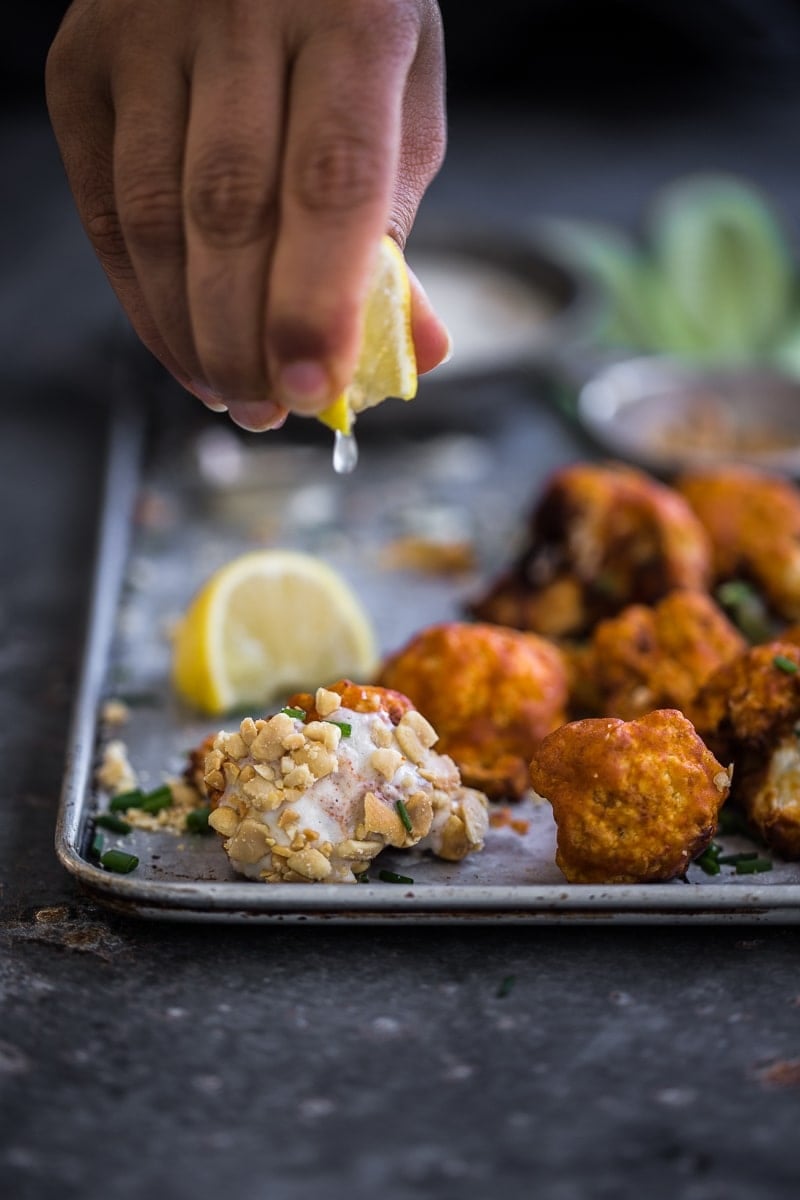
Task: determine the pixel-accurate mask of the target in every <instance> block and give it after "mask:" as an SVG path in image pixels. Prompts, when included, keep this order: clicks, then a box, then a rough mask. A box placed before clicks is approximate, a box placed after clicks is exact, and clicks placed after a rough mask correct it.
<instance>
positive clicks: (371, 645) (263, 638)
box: [172, 550, 377, 714]
mask: <svg viewBox="0 0 800 1200" xmlns="http://www.w3.org/2000/svg"><path fill="white" fill-rule="evenodd" d="M376 661H377V648H376V642H375V635H374V632H373V629H372V625H371V623H370V620H369V617H368V616H367V614H366V612H365V611H364V609H363V607H362V605H361V603H360V601H359V600H358V598H357V597H356V595H355V593H354V592H353V591H352V590H351V588H350V587H349V585H348V584H347V583H345V581H344V580H343V579H342V578H341V576H340V575H339V574H338V573H337V572H336V571H334V570H333V569H332V568H331V567H329V566H327V565H326V564H325V563H322V562H320V561H319V559H316V558H313V557H312V556H311V555H308V554H303V553H301V552H299V551H294V550H259V551H254V552H252V553H250V554H244V555H242V556H241V557H239V558H236V559H234V560H233V561H232V562H229V563H228V564H227V565H226V566H224V567H221V568H220V569H219V570H218V571H217V572H216V573H215V574H214V575H212V576H211V578H210V579H209V580H208V581H207V582H206V583H205V585H204V586H203V587H202V588H201V589H200V591H199V592H198V593H197V595H196V596H195V598H194V599H193V600H192V602H191V604H190V605H189V608H188V610H187V612H186V614H185V616H184V618H183V620H182V621H181V622H180V625H179V628H178V632H177V636H176V639H175V644H174V649H173V660H172V678H173V683H174V686H175V689H176V691H177V692H178V694H179V695H180V696H181V697H182V698H183V699H184V700H186V701H187V702H188V703H189V704H190V705H192V707H194V708H198V709H200V710H202V711H203V712H206V713H210V714H221V713H224V712H229V711H231V710H233V709H241V708H245V707H247V706H250V707H252V708H253V710H254V711H257V710H258V709H259V708H260V707H261V708H263V707H264V706H265V705H266V704H267V703H268V702H269V701H270V700H272V699H274V698H275V697H276V696H278V695H280V694H281V693H285V692H287V691H289V690H294V689H301V688H312V689H313V688H315V687H317V686H319V685H321V684H325V683H330V681H331V680H333V679H339V678H342V677H349V678H352V679H354V680H356V681H357V682H366V681H367V680H369V679H370V677H371V675H372V673H373V671H374V669H375V665H376Z"/></svg>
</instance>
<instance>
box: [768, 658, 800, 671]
mask: <svg viewBox="0 0 800 1200" xmlns="http://www.w3.org/2000/svg"><path fill="white" fill-rule="evenodd" d="M772 665H773V666H775V667H777V668H778V670H779V671H785V672H786V674H787V675H796V674H797V672H798V670H800V667H798V666H797V663H796V662H794V660H793V659H791V658H787V657H786V655H785V654H776V655H775V657H774V658H773V660H772Z"/></svg>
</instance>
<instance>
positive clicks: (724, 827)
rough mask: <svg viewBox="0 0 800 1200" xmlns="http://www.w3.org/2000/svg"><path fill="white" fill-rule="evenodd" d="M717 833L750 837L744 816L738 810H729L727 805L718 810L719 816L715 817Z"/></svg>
mask: <svg viewBox="0 0 800 1200" xmlns="http://www.w3.org/2000/svg"><path fill="white" fill-rule="evenodd" d="M717 832H718V833H723V834H724V833H741V834H745V835H746V836H749V835H750V829H749V828H748V825H747V821H746V820H745V818H744V816H743V815H742V814H741V813H740V812H739V810H738V809H736V808H729V807H728V806H727V805H726V806H725V808H722V809H720V812H719V816H718V817H717Z"/></svg>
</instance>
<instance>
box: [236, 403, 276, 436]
mask: <svg viewBox="0 0 800 1200" xmlns="http://www.w3.org/2000/svg"><path fill="white" fill-rule="evenodd" d="M228 416H229V417H230V419H231V420H232V421H233V423H234V425H238V426H239V428H240V429H246V430H247V431H248V433H263V432H264V431H265V430H266V429H279V428H280V427H281V425H282V424H283V423H284V421H285V420H286V417H287V413H286V410H285V409H284V408H281V406H280V405H278V404H274V403H273V401H272V400H232V401H231V402H230V404H229V405H228Z"/></svg>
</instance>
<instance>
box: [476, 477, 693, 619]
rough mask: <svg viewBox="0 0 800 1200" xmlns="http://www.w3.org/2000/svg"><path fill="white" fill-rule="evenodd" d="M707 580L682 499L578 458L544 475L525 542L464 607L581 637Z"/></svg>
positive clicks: (487, 616)
mask: <svg viewBox="0 0 800 1200" xmlns="http://www.w3.org/2000/svg"><path fill="white" fill-rule="evenodd" d="M710 577H711V562H710V548H709V544H708V537H707V535H706V533H705V531H704V529H703V528H702V526H701V524H700V522H699V520H698V519H697V517H696V516H695V515H694V513H693V512H692V511H691V509H690V508H689V505H688V504H687V502H686V501H685V500H684V499H683V497H681V496H679V495H678V494H677V492H675V491H674V490H673V489H671V488H669V487H667V486H666V485H664V484H662V483H659V482H657V481H656V480H655V479H652V478H650V477H649V476H648V475H645V474H644V473H643V472H641V471H637V470H634V469H633V468H632V467H626V466H622V465H619V464H611V465H594V464H587V463H578V464H576V465H574V466H569V467H566V468H563V469H562V470H560V471H558V472H557V473H556V474H555V475H553V476H552V477H551V479H550V481H549V484H548V485H547V487H546V488H545V491H544V493H543V495H542V497H541V500H540V501H539V503H538V504H537V505H536V507H535V509H534V511H533V514H532V516H531V521H530V537H529V542H528V545H527V546H526V548H525V549H524V550H523V552H522V554H521V555H520V557H519V558H518V559H517V561H516V562H515V563H514V564H513V565H512V567H511V569H510V570H509V571H508V572H507V573H506V574H505V575H504V576H503V577H502V578H501V579H499V580H498V581H497V582H496V583H495V584H494V586H492V587H491V588H490V590H489V592H488V593H487V595H485V596H484V597H483V598H482V599H480V600H479V601H478V602H477V603H475V604H473V605H472V607H471V612H472V614H473V615H474V616H476V617H478V618H479V619H480V620H484V621H494V622H496V623H498V624H501V625H511V626H514V627H515V628H517V629H529V630H533V631H534V632H536V633H540V634H544V635H545V636H547V637H556V638H564V637H580V636H581V635H584V634H586V633H588V632H589V631H590V630H591V629H592V628H593V627H594V625H595V624H596V622H597V621H598V620H600V619H601V618H603V617H608V616H611V615H613V614H614V613H617V612H619V611H620V610H621V609H622V608H624V607H625V606H626V605H628V604H635V603H642V604H653V603H655V601H657V600H659V599H661V597H662V596H665V595H666V594H667V593H668V592H671V591H673V590H674V589H675V588H688V589H692V590H698V591H704V590H707V588H708V584H709V581H710Z"/></svg>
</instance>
